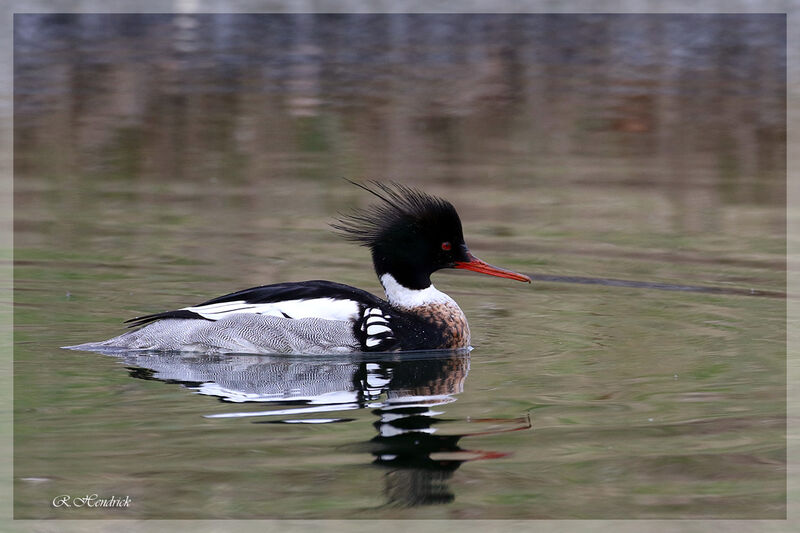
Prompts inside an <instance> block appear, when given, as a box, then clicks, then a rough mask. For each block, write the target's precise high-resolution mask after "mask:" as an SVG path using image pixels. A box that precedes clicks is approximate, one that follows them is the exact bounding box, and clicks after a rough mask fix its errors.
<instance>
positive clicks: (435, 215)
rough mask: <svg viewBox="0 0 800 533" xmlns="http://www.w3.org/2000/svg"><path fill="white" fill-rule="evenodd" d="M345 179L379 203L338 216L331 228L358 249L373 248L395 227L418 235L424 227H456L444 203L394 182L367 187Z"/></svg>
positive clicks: (449, 206)
mask: <svg viewBox="0 0 800 533" xmlns="http://www.w3.org/2000/svg"><path fill="white" fill-rule="evenodd" d="M345 179H346V180H347V181H348V182H350V183H352V184H353V185H355V186H356V187H360V188H361V189H364V190H365V191H367V192H368V193H370V194H372V195H373V196H375V197H377V198H379V199H380V200H381V201H382V203H378V204H372V205H370V206H369V207H367V208H366V209H358V210H355V211H354V212H353V213H351V214H348V215H341V216H340V217H339V218H338V219H337V220H338V223H333V224H331V227H332V228H334V229H336V230H337V231H338V233H339V234H340V235H342V236H343V237H344V238H346V239H348V240H350V241H353V242H357V243H359V244H361V245H362V246H367V247H370V248H374V247H375V245H376V244H378V243H379V242H380V241H381V240H382V239H383V238H384V237H385V236H386V235H387V234H388V233H389V232H391V231H393V230H395V229H397V228H398V227H405V228H408V229H410V230H412V231H420V232H421V231H423V230H424V228H426V227H427V228H436V227H441V226H442V225H452V224H453V223H454V222H456V223H457V224H458V225H459V226H460V219H459V217H458V213H457V212H456V209H455V207H453V204H451V203H450V202H448V201H447V200H444V199H442V198H439V197H437V196H432V195H430V194H427V193H424V192H422V191H420V190H419V189H416V188H413V187H408V186H407V185H403V184H401V183H397V182H394V181H392V182H389V183H388V184H387V183H382V182H379V181H375V180H369V181H368V182H367V183H368V184H369V186H368V185H364V184H362V183H356V182H354V181H351V180H349V179H347V178H345ZM459 229H460V228H459Z"/></svg>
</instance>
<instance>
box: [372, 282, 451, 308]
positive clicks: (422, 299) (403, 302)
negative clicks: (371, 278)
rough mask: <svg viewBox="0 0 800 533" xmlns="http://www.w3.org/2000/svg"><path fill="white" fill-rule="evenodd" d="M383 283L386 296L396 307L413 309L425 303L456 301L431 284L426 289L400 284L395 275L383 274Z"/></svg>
mask: <svg viewBox="0 0 800 533" xmlns="http://www.w3.org/2000/svg"><path fill="white" fill-rule="evenodd" d="M380 279H381V285H383V290H384V291H386V298H387V299H388V300H389V303H390V304H392V305H393V306H395V307H402V308H404V309H413V308H414V307H421V306H423V305H428V304H435V303H453V304H455V301H454V300H453V299H452V298H450V297H449V296H448V295H446V294H445V293H443V292H442V291H440V290H438V289H436V287H434V286H433V284H431V285H430V286H429V287H427V288H425V289H416V290H415V289H409V288H407V287H403V286H402V285H400V284H399V283H398V282H397V280H396V279H394V276H392V275H391V274H384V275H382V276H381V278H380Z"/></svg>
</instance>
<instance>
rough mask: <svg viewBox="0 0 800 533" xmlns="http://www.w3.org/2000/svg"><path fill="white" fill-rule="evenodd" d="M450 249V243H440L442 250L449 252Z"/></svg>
mask: <svg viewBox="0 0 800 533" xmlns="http://www.w3.org/2000/svg"><path fill="white" fill-rule="evenodd" d="M450 248H452V246H451V245H450V243H449V242H448V241H445V242H443V243H442V250H444V251H448V250H450Z"/></svg>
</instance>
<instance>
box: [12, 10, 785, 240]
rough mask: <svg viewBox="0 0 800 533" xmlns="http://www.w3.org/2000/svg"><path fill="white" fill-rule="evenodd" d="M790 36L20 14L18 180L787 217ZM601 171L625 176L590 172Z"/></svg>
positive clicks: (574, 24) (674, 23) (682, 26)
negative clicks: (635, 203)
mask: <svg viewBox="0 0 800 533" xmlns="http://www.w3.org/2000/svg"><path fill="white" fill-rule="evenodd" d="M783 20H784V19H783V18H782V17H781V16H773V15H760V16H746V15H742V16H733V15H724V16H723V15H720V16H711V15H680V16H679V15H668V16H666V15H665V16H659V15H649V16H644V15H642V16H639V15H626V16H622V15H620V16H605V15H569V16H560V15H513V16H512V15H479V16H469V15H179V16H172V15H24V16H17V17H16V20H15V90H16V93H15V111H16V114H15V119H16V131H15V141H16V142H15V146H16V150H17V153H16V169H15V170H16V175H17V177H24V176H27V175H58V176H64V175H66V174H73V175H82V176H83V179H95V180H110V179H125V180H127V179H137V180H148V181H152V180H178V181H183V180H187V181H197V180H209V179H216V180H224V181H226V182H233V183H259V182H260V181H261V180H265V179H270V178H274V177H281V176H287V175H291V176H294V177H305V178H312V179H330V178H334V177H337V176H340V175H351V176H352V175H365V176H394V177H401V178H404V177H413V179H418V180H428V179H437V180H444V181H449V182H469V181H470V180H484V181H487V182H497V183H498V185H503V184H505V183H509V182H517V181H526V182H530V181H537V180H540V181H545V182H548V181H557V180H560V181H565V182H570V181H571V180H573V179H579V180H585V181H589V182H591V183H594V184H595V185H608V184H611V185H613V184H615V183H619V182H620V180H621V181H622V183H623V184H624V183H625V182H626V180H627V181H628V182H630V181H639V182H643V183H646V184H648V185H653V186H658V187H665V188H668V189H669V190H670V191H671V192H670V194H672V195H675V197H676V198H675V199H676V201H677V202H679V203H680V204H681V205H684V206H685V207H684V209H683V212H684V214H686V213H688V212H689V211H696V210H694V209H692V206H695V205H698V203H699V204H700V205H701V206H710V205H714V204H717V203H719V202H722V203H729V202H743V201H747V202H754V201H755V202H760V203H780V202H782V201H783V194H784V193H783V186H782V183H783V174H784V159H785V148H784V139H785V123H784V109H785V96H784V95H785V51H784V43H785V34H784V24H783ZM608 158H615V159H624V160H625V161H626V165H625V168H624V169H621V170H620V172H618V173H615V172H611V171H609V169H608V168H605V169H604V170H603V171H602V172H601V171H598V170H597V166H598V163H599V164H600V165H599V166H601V167H602V166H603V163H607V162H608ZM698 168H700V169H706V170H707V172H705V173H704V175H705V176H706V177H705V178H704V179H703V180H700V179H696V177H695V176H696V172H695V171H696V170H697V169H698ZM708 180H710V182H709V181H708ZM687 191H691V192H690V193H689V192H687ZM678 197H679V198H678ZM686 216H687V217H688V218H687V220H686V224H689V225H690V226H691V225H692V224H693V222H692V220H691V216H690V215H686Z"/></svg>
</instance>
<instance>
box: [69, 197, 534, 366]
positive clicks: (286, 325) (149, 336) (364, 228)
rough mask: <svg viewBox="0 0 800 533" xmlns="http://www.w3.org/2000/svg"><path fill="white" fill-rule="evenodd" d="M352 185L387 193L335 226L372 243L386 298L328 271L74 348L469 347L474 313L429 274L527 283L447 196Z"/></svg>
mask: <svg viewBox="0 0 800 533" xmlns="http://www.w3.org/2000/svg"><path fill="white" fill-rule="evenodd" d="M355 185H357V186H358V187H361V188H362V189H364V190H366V191H367V192H369V193H371V194H373V195H374V196H376V197H377V198H378V199H379V200H380V203H377V204H375V205H372V206H370V207H369V208H367V209H366V210H362V211H356V212H354V213H353V214H351V215H347V216H343V217H342V218H340V219H339V220H338V223H335V224H332V226H333V227H334V228H335V229H336V230H338V231H339V232H341V233H342V234H343V235H344V236H345V237H346V238H348V239H350V240H352V241H355V242H358V243H360V244H362V245H364V246H366V247H368V248H369V249H370V251H371V252H372V261H373V264H374V267H375V272H376V273H377V274H378V278H379V279H380V281H381V284H382V285H383V288H384V291H385V292H386V298H387V300H382V299H380V298H378V297H377V296H374V295H372V294H370V293H368V292H366V291H363V290H361V289H357V288H355V287H350V286H349V285H342V284H340V283H334V282H331V281H320V280H313V281H303V282H294V283H277V284H275V285H265V286H261V287H254V288H252V289H245V290H242V291H239V292H234V293H232V294H227V295H225V296H220V297H219V298H214V299H213V300H209V301H207V302H204V303H202V304H199V305H195V306H191V307H184V308H182V309H178V310H176V311H166V312H164V313H156V314H152V315H146V316H141V317H138V318H134V319H131V320H128V322H130V323H131V327H136V326H143V327H141V328H139V329H137V330H134V331H130V332H127V333H125V334H123V335H120V336H119V337H115V338H113V339H109V340H107V341H103V342H95V343H87V344H81V345H78V346H69V348H73V349H82V350H99V351H107V350H115V349H123V350H169V351H173V350H174V351H195V352H197V351H201V352H228V353H232V352H238V353H307V354H321V353H348V352H387V351H406V350H439V349H449V350H458V349H468V348H469V343H470V332H469V325H468V324H467V319H466V317H465V316H464V313H463V312H462V311H461V308H459V307H458V305H457V304H456V302H455V301H454V300H453V299H452V298H450V297H449V296H448V295H446V294H445V293H443V292H441V291H439V290H437V289H436V288H435V287H434V286H433V284H432V283H431V274H433V273H434V272H436V271H437V270H440V269H443V268H461V269H466V270H472V271H474V272H480V273H483V274H489V275H492V276H499V277H501V278H508V279H513V280H517V281H527V282H528V283H530V281H531V280H530V278H529V277H528V276H525V275H523V274H518V273H516V272H512V271H510V270H505V269H502V268H498V267H495V266H492V265H489V264H487V263H484V262H483V261H481V260H480V259H478V258H476V257H475V256H473V255H472V254H471V253H470V252H469V249H468V248H467V245H466V243H465V242H464V236H463V233H462V230H461V220H460V219H459V217H458V213H456V210H455V208H454V207H453V205H452V204H451V203H450V202H448V201H446V200H443V199H441V198H437V197H435V196H431V195H428V194H425V193H424V192H422V191H419V190H417V189H414V188H410V187H407V186H405V185H400V184H397V183H392V184H391V185H386V184H383V183H379V182H370V185H369V186H367V185H362V184H357V183H356V184H355Z"/></svg>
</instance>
